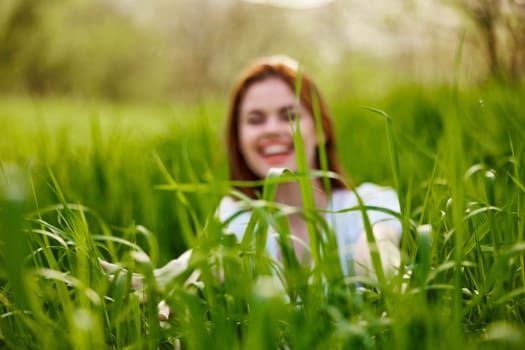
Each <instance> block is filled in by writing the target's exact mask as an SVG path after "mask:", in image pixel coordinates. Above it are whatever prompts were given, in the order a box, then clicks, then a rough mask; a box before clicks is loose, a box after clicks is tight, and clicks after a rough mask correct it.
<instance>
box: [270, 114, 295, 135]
mask: <svg viewBox="0 0 525 350" xmlns="http://www.w3.org/2000/svg"><path fill="white" fill-rule="evenodd" d="M289 129H290V125H289V124H288V123H285V122H283V121H282V120H281V119H280V118H279V116H270V117H269V118H268V119H267V120H266V125H265V131H266V132H268V133H282V132H286V131H287V130H289Z"/></svg>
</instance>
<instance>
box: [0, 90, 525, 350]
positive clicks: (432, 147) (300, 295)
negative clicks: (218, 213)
mask: <svg viewBox="0 0 525 350" xmlns="http://www.w3.org/2000/svg"><path fill="white" fill-rule="evenodd" d="M523 96H525V88H524V87H522V86H511V87H509V86H501V85H496V84H494V85H493V84H487V85H485V86H483V87H479V88H470V89H465V90H456V89H453V88H450V87H442V88H436V87H434V88H428V87H427V88H424V87H420V86H407V87H399V88H397V89H395V90H392V91H391V92H390V93H388V94H386V97H385V98H382V99H381V100H379V101H376V100H365V99H360V100H356V99H352V98H351V97H349V98H341V97H340V98H338V99H336V100H330V98H329V103H330V105H331V110H332V113H333V115H334V117H335V119H336V125H337V128H336V130H337V136H338V149H339V153H340V155H341V160H342V162H343V165H344V167H345V170H346V171H347V173H348V175H349V178H350V179H351V181H352V183H361V182H363V181H372V182H376V183H380V184H385V185H390V186H393V187H395V188H396V190H397V191H398V194H399V197H400V203H401V206H402V222H403V227H404V231H403V240H402V253H403V264H402V267H401V271H400V273H399V274H398V276H397V277H395V278H392V279H386V280H380V281H379V282H377V281H373V280H367V279H364V278H361V279H359V278H356V277H346V278H343V276H341V274H340V269H339V268H338V264H337V263H336V261H334V259H331V255H330V254H326V258H325V259H322V260H321V261H319V262H318V265H317V266H316V268H315V269H311V268H307V267H304V266H299V265H296V264H293V262H292V263H284V265H282V266H281V265H280V263H278V262H274V261H271V260H270V259H269V258H268V257H266V256H265V255H264V254H261V252H259V251H258V250H254V249H252V248H251V247H247V246H246V245H244V244H239V243H236V242H234V241H232V240H231V239H230V237H229V236H227V235H224V234H223V231H224V230H223V228H224V227H223V224H222V223H220V222H218V221H217V220H216V219H215V216H214V210H215V207H216V205H217V203H218V201H219V200H220V198H221V197H222V196H223V195H224V194H226V193H229V192H230V191H231V186H230V184H228V182H227V181H226V179H227V172H228V169H227V164H226V158H225V152H224V147H223V146H222V142H223V140H222V137H223V125H224V115H225V109H226V107H225V105H224V104H223V103H217V102H213V101H209V102H203V103H201V104H200V105H195V106H193V105H192V106H183V105H155V106H132V105H111V104H105V103H100V102H93V103H88V102H85V101H84V102H82V101H77V102H75V101H66V100H51V99H47V100H38V99H37V100H29V99H3V100H0V127H1V128H2V130H4V131H3V133H4V137H2V138H1V139H0V160H1V166H2V168H1V174H2V181H3V186H2V192H1V201H2V204H1V211H0V215H1V229H0V252H1V255H0V259H1V260H0V261H1V265H0V347H2V348H13V349H62V348H64V349H69V348H75V349H105V348H107V349H145V348H147V349H157V348H161V349H172V348H183V349H184V348H189V349H210V348H213V349H241V348H242V349H244V348H249V349H251V350H255V349H275V348H284V349H287V348H291V349H317V348H319V349H338V348H345V349H346V348H351V349H387V348H388V349H447V350H450V349H501V348H505V349H522V348H523V346H525V336H524V334H525V325H524V322H525V320H524V317H525V269H524V268H525V242H524V240H523V235H524V228H525V224H524V218H525V214H524V210H525V200H524V196H525V193H524V191H525V175H524V170H523V165H524V164H525V152H524V148H525V114H524V112H523V111H524V110H525V102H524V100H523ZM371 108H372V109H373V108H375V109H379V110H380V111H383V112H384V113H385V114H387V115H388V116H389V118H387V117H386V116H385V115H383V114H382V113H381V112H380V111H374V110H371ZM269 188H271V186H269ZM270 197H271V196H269V197H268V198H266V199H271V198H270ZM252 204H253V205H254V207H258V208H261V206H260V205H261V204H260V202H254V203H252ZM261 210H262V212H261V214H268V213H270V214H272V215H273V216H274V217H275V216H276V215H277V216H278V214H279V211H277V212H276V211H275V208H274V207H273V206H271V204H268V205H266V206H263V207H262V209H261ZM265 218H266V216H265V215H260V216H259V220H260V221H259V224H260V226H261V227H264V226H265V223H267V222H266V221H265V220H266V219H265ZM425 224H429V225H431V227H432V229H431V230H429V229H428V226H423V228H422V226H421V225H425ZM187 248H192V249H193V251H194V254H193V259H192V261H191V263H190V268H189V269H188V270H187V271H185V272H184V273H183V274H182V275H181V276H179V277H177V278H174V279H172V280H168V281H159V280H156V279H155V278H153V269H154V268H156V267H159V266H161V265H163V264H164V263H166V262H167V261H168V260H170V259H172V258H174V257H177V256H178V255H179V254H180V253H181V252H183V251H184V250H186V249H187ZM325 248H327V247H323V246H321V247H320V249H325ZM99 257H102V258H104V259H108V260H111V261H115V262H120V263H121V264H122V265H123V266H125V267H126V268H127V270H126V271H129V272H131V271H134V272H138V273H141V274H143V275H144V279H145V285H146V286H147V287H146V288H145V289H144V290H142V291H139V292H137V291H133V290H132V288H131V277H132V276H131V273H126V272H121V273H120V274H117V275H116V276H114V278H112V279H110V278H108V276H107V274H106V273H105V272H104V271H102V269H101V268H100V266H99V264H98V261H97V258H99ZM274 265H277V270H278V271H279V272H280V273H279V276H280V277H281V279H282V281H283V285H284V287H285V289H284V291H283V290H282V289H281V288H280V287H279V286H278V285H276V278H275V277H269V275H268V270H269V267H270V266H274ZM193 269H199V270H200V271H201V281H202V282H203V286H202V285H200V284H198V285H190V286H187V285H185V280H186V278H187V277H188V275H189V274H190V273H191V272H192V271H193ZM160 300H165V301H166V302H167V303H168V304H169V305H170V307H171V309H172V317H171V318H170V319H169V320H168V321H167V322H159V320H158V315H157V310H156V305H157V303H158V302H159V301H160Z"/></svg>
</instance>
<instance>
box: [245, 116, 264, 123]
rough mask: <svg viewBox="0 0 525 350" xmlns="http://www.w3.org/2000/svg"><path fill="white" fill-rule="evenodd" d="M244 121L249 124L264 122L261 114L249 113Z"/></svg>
mask: <svg viewBox="0 0 525 350" xmlns="http://www.w3.org/2000/svg"><path fill="white" fill-rule="evenodd" d="M246 123H247V124H250V125H258V124H262V123H264V116H263V115H261V114H250V115H249V116H247V117H246Z"/></svg>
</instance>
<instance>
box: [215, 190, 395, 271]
mask: <svg viewBox="0 0 525 350" xmlns="http://www.w3.org/2000/svg"><path fill="white" fill-rule="evenodd" d="M356 191H357V193H358V194H359V196H360V197H361V199H362V200H363V203H364V205H365V206H367V207H369V206H371V207H378V208H384V209H387V210H390V211H393V212H396V213H399V201H398V198H397V195H396V192H395V191H394V190H393V189H392V188H389V187H381V186H378V185H375V184H372V183H364V184H362V185H360V186H359V187H357V188H356ZM350 208H354V209H353V210H348V211H347V210H346V209H350ZM241 210H243V203H242V202H240V201H235V200H233V199H232V198H231V197H224V198H223V199H222V200H221V203H220V205H219V208H218V215H219V219H220V220H221V221H222V222H225V221H227V220H228V219H229V218H231V217H232V215H235V214H237V216H236V217H235V218H233V219H232V220H231V221H230V222H229V223H228V229H229V230H230V231H231V232H232V233H233V234H235V236H237V239H238V240H239V241H241V240H242V237H243V235H244V232H245V230H246V226H247V224H248V222H249V220H250V216H251V212H250V211H245V212H242V213H240V214H239V211H241ZM340 211H343V212H340ZM367 214H368V217H369V220H370V223H371V224H372V225H374V224H377V223H379V222H382V223H385V224H388V225H389V226H390V227H391V228H392V230H391V231H392V232H394V234H395V235H397V240H398V241H399V238H400V236H401V224H400V222H399V220H398V218H396V217H395V216H393V215H392V214H391V213H388V212H385V211H381V210H375V209H370V208H369V209H368V210H367ZM325 219H326V222H327V223H328V225H329V226H330V228H331V229H332V231H333V232H334V233H335V235H336V238H337V245H338V250H339V258H340V261H341V267H342V269H343V273H344V274H345V275H348V274H349V273H350V271H351V270H350V269H351V268H350V266H352V264H353V256H354V254H355V251H354V249H355V244H356V242H357V241H358V240H359V239H360V238H361V236H362V235H363V234H364V233H363V232H364V223H363V217H362V213H361V210H360V209H359V207H358V201H357V198H356V195H355V193H354V192H353V191H349V190H346V189H337V190H334V192H333V193H332V197H331V200H330V201H329V204H328V207H327V213H326V214H325ZM276 237H277V234H276V232H275V231H273V230H272V228H270V232H269V235H268V240H267V243H266V249H267V251H268V253H269V254H270V255H271V256H272V257H274V258H277V256H278V249H279V246H278V243H277V240H276Z"/></svg>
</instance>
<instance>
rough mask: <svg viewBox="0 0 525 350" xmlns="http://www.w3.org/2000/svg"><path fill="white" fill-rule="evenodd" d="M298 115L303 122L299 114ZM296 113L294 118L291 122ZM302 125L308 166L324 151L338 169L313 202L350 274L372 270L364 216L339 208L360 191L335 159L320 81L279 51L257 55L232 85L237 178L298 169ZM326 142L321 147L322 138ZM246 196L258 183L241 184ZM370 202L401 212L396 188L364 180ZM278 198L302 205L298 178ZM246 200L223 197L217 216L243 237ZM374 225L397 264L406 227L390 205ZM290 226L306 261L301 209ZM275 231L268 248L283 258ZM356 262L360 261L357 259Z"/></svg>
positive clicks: (231, 151)
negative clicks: (298, 135)
mask: <svg viewBox="0 0 525 350" xmlns="http://www.w3.org/2000/svg"><path fill="white" fill-rule="evenodd" d="M296 86H300V91H299V93H298V96H299V103H296ZM315 103H317V106H318V116H319V119H320V122H321V123H320V124H321V127H322V133H320V134H321V137H319V136H318V133H317V131H316V123H315V118H314V106H315ZM295 118H299V120H298V121H297V120H294V119H295ZM291 119H293V121H291ZM296 123H298V124H299V129H300V133H301V138H302V144H303V146H304V153H305V157H306V161H307V164H308V168H309V169H320V168H321V154H322V152H321V151H322V150H324V152H325V153H326V167H327V169H326V170H329V171H331V172H333V173H336V174H338V175H339V179H337V178H333V177H332V178H331V179H330V186H329V187H330V188H329V189H327V188H325V187H326V186H324V185H323V182H322V180H321V179H319V178H312V187H313V189H314V191H313V200H314V203H315V207H316V208H318V209H320V210H321V212H324V213H325V215H324V216H325V219H326V222H327V223H328V224H329V225H330V227H331V229H332V230H333V231H334V233H335V236H336V238H337V243H338V249H339V257H340V261H341V264H342V269H343V272H344V273H345V274H347V275H348V274H349V273H350V271H355V272H357V273H361V274H363V273H366V272H367V270H369V269H370V267H371V263H370V258H369V253H368V249H367V248H368V247H367V244H366V243H367V240H366V233H365V231H364V224H363V220H362V214H361V212H360V211H359V210H354V211H346V212H340V213H335V212H337V211H341V210H345V209H349V208H355V207H357V206H358V200H357V197H356V195H355V192H353V191H350V190H348V189H347V188H346V186H345V184H344V183H343V182H342V181H340V179H342V178H344V177H343V173H342V170H341V166H340V165H339V162H338V160H337V157H336V150H335V140H334V128H333V124H332V119H331V118H330V115H329V113H328V110H327V107H326V104H325V102H324V99H323V97H322V96H321V94H320V92H319V91H318V89H317V87H316V86H315V84H314V82H313V81H312V80H311V79H310V77H309V76H308V75H307V74H306V73H304V72H302V71H301V72H300V73H299V72H298V65H297V63H296V62H295V61H293V60H292V59H290V58H288V57H282V56H275V57H270V58H265V59H261V60H259V61H257V62H256V63H255V64H254V65H253V66H251V67H250V68H249V69H248V70H247V71H246V72H245V73H244V74H243V75H242V76H241V78H240V79H239V80H238V82H237V84H236V85H235V87H234V89H233V94H232V97H231V102H230V109H229V114H228V121H227V135H226V143H227V147H228V148H227V151H228V158H229V162H230V170H231V180H233V181H254V180H259V179H262V178H264V177H265V176H266V175H267V173H268V171H269V170H270V169H271V168H286V169H289V170H291V171H292V172H293V171H296V170H297V164H296V158H297V155H296V153H295V147H294V137H293V131H292V128H293V125H296ZM320 142H321V143H322V145H320V144H319V143H320ZM239 190H240V191H242V192H243V193H244V194H245V195H247V196H248V197H250V198H256V197H257V196H258V194H260V192H261V188H258V187H240V188H239ZM356 191H357V193H358V194H359V195H360V197H361V198H362V200H363V201H364V204H365V205H368V206H376V207H382V208H386V209H390V210H393V211H395V212H398V211H399V204H398V200H397V196H396V193H395V192H394V191H393V190H392V189H386V188H382V187H379V186H376V185H373V184H364V185H361V186H359V187H358V188H357V189H356ZM275 202H277V203H280V204H284V205H288V206H292V207H298V208H302V195H301V189H300V186H299V184H298V182H286V183H281V184H279V185H278V186H277V190H276V193H275ZM242 209H243V208H242V203H240V202H238V201H237V202H236V201H235V200H234V199H232V198H231V197H225V198H224V199H223V200H222V201H221V203H220V206H219V217H220V219H221V220H222V221H224V222H226V220H228V218H229V217H231V216H232V215H237V216H236V217H235V219H233V220H232V221H230V222H229V225H228V227H229V229H230V230H231V231H233V233H234V234H235V235H236V236H237V238H238V239H239V240H241V239H242V238H243V235H244V231H245V228H246V225H247V223H248V221H249V219H250V215H251V213H250V212H249V211H248V212H242V213H241V214H238V211H240V210H242ZM368 216H369V219H370V221H371V223H372V224H373V225H374V232H375V236H376V239H377V240H378V241H382V243H380V242H378V244H379V245H380V249H381V248H383V250H384V251H385V249H386V250H388V251H389V254H388V256H386V255H385V254H383V255H385V256H383V260H384V261H383V264H384V265H385V268H389V267H391V266H392V265H395V264H396V263H398V260H399V252H398V250H397V248H396V247H397V245H398V242H399V238H400V235H401V226H400V223H399V221H398V220H397V219H395V218H394V217H392V216H389V215H387V214H385V212H384V211H368ZM288 223H289V227H290V232H291V234H292V236H293V237H294V238H295V239H294V240H293V242H294V251H295V253H296V255H297V257H298V258H299V260H301V261H307V260H309V258H310V254H309V251H308V250H309V249H308V247H309V242H308V240H309V237H308V234H307V228H306V223H305V220H304V219H303V216H302V215H301V212H300V211H299V212H296V213H295V214H291V215H289V216H288ZM276 235H277V233H276V232H274V234H273V235H270V238H269V239H268V242H267V250H268V252H269V253H270V255H272V256H273V257H275V258H279V257H280V252H279V248H278V244H277V241H276V239H275V236H276ZM355 260H356V261H357V262H358V264H354V261H355Z"/></svg>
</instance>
